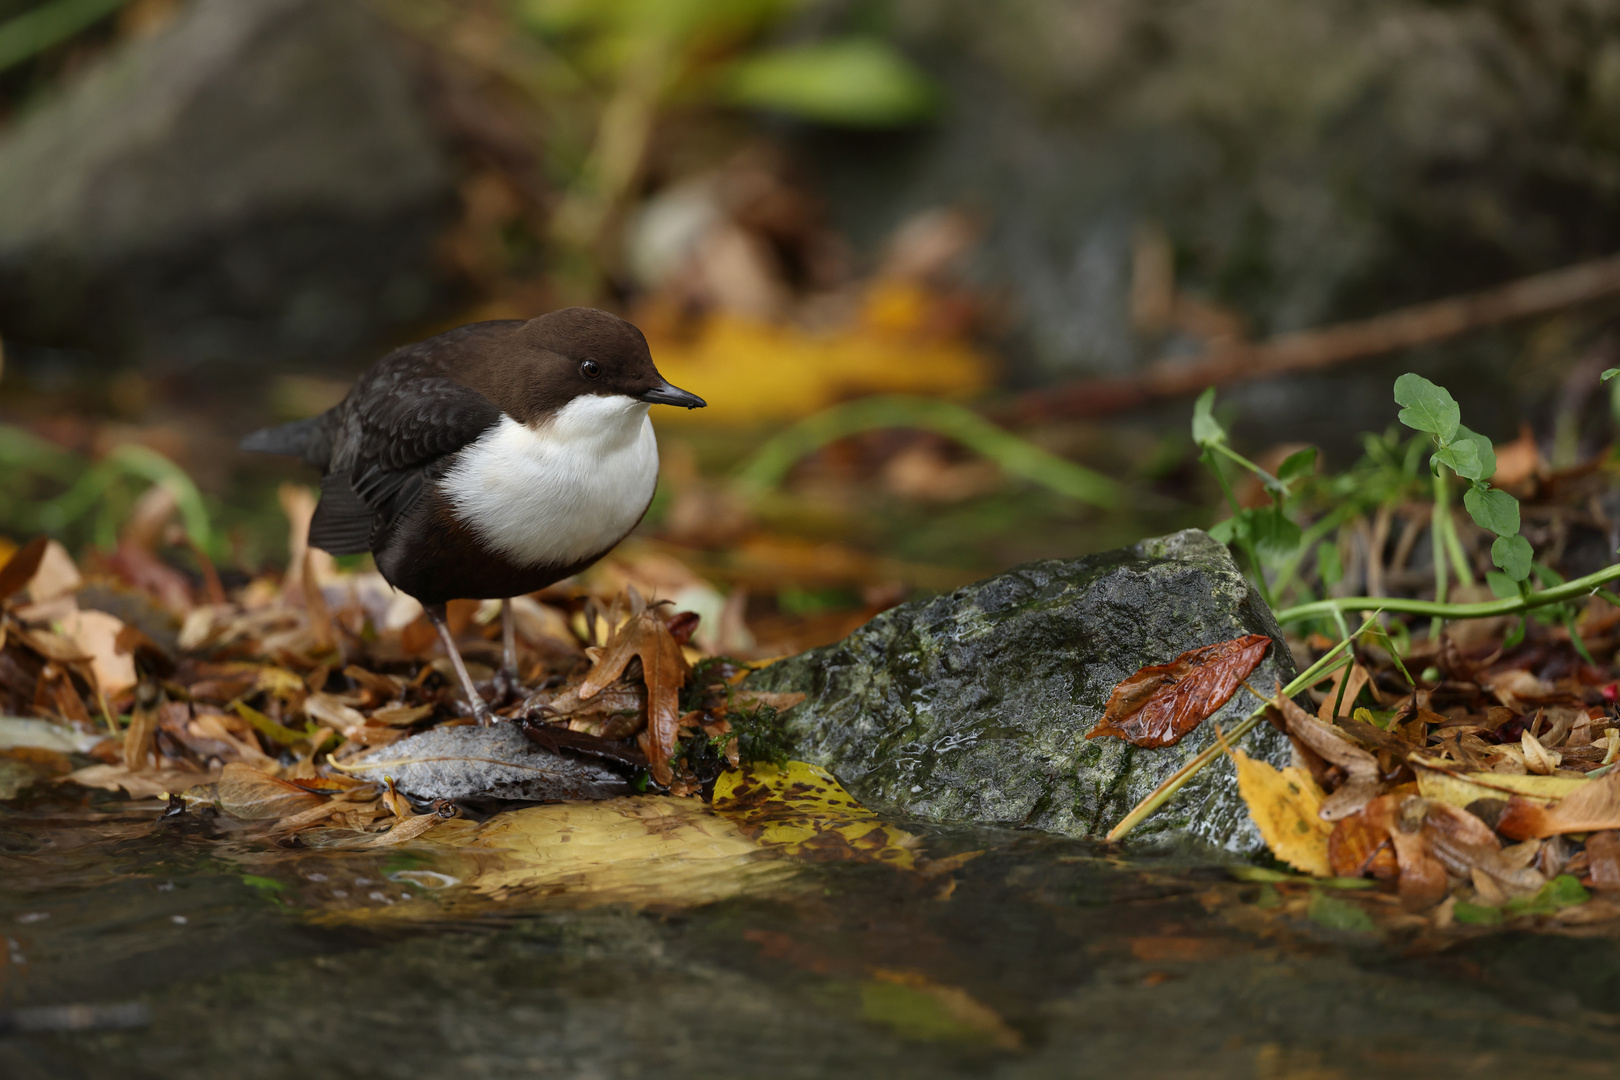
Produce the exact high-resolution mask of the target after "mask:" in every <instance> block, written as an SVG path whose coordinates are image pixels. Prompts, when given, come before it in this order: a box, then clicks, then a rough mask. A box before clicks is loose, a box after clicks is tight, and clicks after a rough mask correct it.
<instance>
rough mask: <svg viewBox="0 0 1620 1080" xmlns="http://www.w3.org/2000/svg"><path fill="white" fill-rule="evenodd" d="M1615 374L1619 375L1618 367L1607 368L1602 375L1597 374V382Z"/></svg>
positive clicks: (1619, 368) (1607, 379) (1619, 369)
mask: <svg viewBox="0 0 1620 1080" xmlns="http://www.w3.org/2000/svg"><path fill="white" fill-rule="evenodd" d="M1616 375H1620V367H1612V368H1609V369H1608V370H1607V371H1605V372H1604V373H1603V374H1602V375H1600V376H1598V382H1608V381H1609V380H1610V379H1612V378H1614V377H1615V376H1616Z"/></svg>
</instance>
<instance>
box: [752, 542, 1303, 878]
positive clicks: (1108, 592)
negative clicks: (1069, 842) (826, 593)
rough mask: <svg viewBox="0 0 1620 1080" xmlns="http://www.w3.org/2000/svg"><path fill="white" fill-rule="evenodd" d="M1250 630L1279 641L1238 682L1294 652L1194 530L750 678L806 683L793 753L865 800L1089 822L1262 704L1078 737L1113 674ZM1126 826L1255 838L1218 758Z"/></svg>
mask: <svg viewBox="0 0 1620 1080" xmlns="http://www.w3.org/2000/svg"><path fill="white" fill-rule="evenodd" d="M1251 633H1258V634H1267V635H1269V636H1271V637H1272V638H1273V639H1274V644H1273V646H1272V648H1271V649H1270V651H1269V652H1268V653H1267V655H1266V658H1265V660H1264V661H1263V662H1262V663H1261V665H1260V667H1259V668H1258V669H1256V671H1255V672H1254V674H1253V675H1252V676H1250V678H1249V683H1250V684H1251V685H1253V686H1255V687H1257V688H1261V689H1270V688H1271V687H1272V686H1273V685H1274V684H1275V683H1277V682H1279V681H1283V682H1286V681H1287V680H1288V679H1289V678H1291V677H1292V676H1293V674H1294V665H1293V661H1292V657H1291V656H1290V655H1289V653H1288V651H1287V649H1286V647H1285V646H1284V645H1283V644H1282V635H1281V631H1280V630H1279V629H1278V628H1277V624H1276V620H1275V619H1274V618H1273V617H1272V614H1271V612H1270V610H1269V609H1268V608H1267V607H1266V606H1265V604H1264V603H1262V602H1261V600H1260V599H1259V597H1258V596H1257V595H1255V593H1254V591H1253V590H1252V589H1251V587H1250V586H1249V584H1248V582H1247V581H1246V580H1245V579H1244V578H1243V576H1242V574H1240V573H1239V572H1238V569H1237V567H1236V565H1235V564H1234V563H1233V562H1232V558H1231V556H1230V554H1228V552H1227V550H1226V548H1225V547H1224V546H1222V545H1221V544H1219V543H1217V542H1216V541H1214V540H1212V539H1211V538H1210V537H1209V536H1208V535H1207V534H1205V533H1203V532H1202V531H1199V530H1196V529H1190V530H1186V531H1184V532H1180V533H1175V534H1173V535H1171V536H1166V537H1160V538H1156V539H1152V540H1145V541H1143V542H1141V543H1139V544H1137V545H1135V546H1134V547H1130V548H1121V549H1118V550H1115V551H1107V552H1102V553H1099V554H1096V555H1090V556H1086V557H1084V558H1080V559H1069V560H1048V561H1044V562H1037V563H1030V564H1028V565H1026V566H1022V567H1019V568H1017V569H1015V570H1012V571H1009V572H1008V573H1005V574H1000V575H998V576H996V577H993V578H988V579H986V580H984V581H980V582H977V583H975V584H973V585H969V586H966V587H964V588H961V589H958V590H957V591H955V592H953V593H950V594H948V595H945V596H940V597H936V598H934V599H932V600H925V601H918V602H915V603H910V604H905V605H902V606H900V607H897V608H894V609H893V610H891V611H887V612H884V613H883V614H882V615H879V616H878V617H877V618H875V619H873V620H872V621H871V622H870V623H868V624H867V625H866V626H864V627H862V628H861V629H859V630H857V631H856V632H855V633H853V634H851V635H850V636H849V637H848V638H845V639H844V640H843V641H841V642H839V643H837V644H834V645H829V646H826V647H824V648H820V649H815V650H812V651H810V652H807V653H804V654H802V655H800V656H796V657H793V658H791V659H788V660H783V661H781V662H779V663H777V664H773V665H772V666H771V667H769V668H766V669H765V670H764V671H762V672H760V673H759V674H758V675H755V676H753V677H751V678H750V679H749V680H748V683H747V685H748V686H749V687H750V688H752V689H759V690H773V691H802V692H803V693H805V694H807V695H808V699H807V700H806V701H805V703H804V704H802V705H800V706H798V707H797V708H795V709H793V710H791V711H790V712H788V713H787V714H786V716H785V722H786V723H787V724H788V726H789V728H790V729H791V733H792V736H793V738H794V739H795V740H796V744H797V749H796V756H799V757H802V758H803V759H804V760H806V761H810V762H814V763H815V764H818V765H822V766H824V767H825V768H827V769H829V770H831V771H832V772H833V773H834V774H835V775H837V777H838V779H839V780H840V781H841V782H842V783H843V784H844V785H845V787H847V788H849V790H850V791H851V792H852V793H853V794H854V795H855V796H856V797H857V798H859V799H860V800H861V801H862V802H864V803H865V804H866V805H868V806H870V807H872V808H874V809H878V810H883V811H888V812H893V813H898V814H903V815H906V816H909V817H913V818H918V819H922V820H925V821H933V822H941V823H957V824H964V823H974V824H982V825H1000V826H1012V827H1019V828H1034V829H1043V830H1046V831H1049V832H1054V833H1062V834H1065V835H1069V836H1094V835H1101V834H1102V833H1104V832H1106V831H1107V830H1108V829H1109V828H1110V827H1111V826H1112V825H1113V824H1114V823H1115V822H1117V821H1118V820H1119V819H1120V818H1121V817H1123V816H1124V815H1125V813H1126V812H1127V811H1129V810H1130V808H1131V807H1132V806H1134V805H1135V804H1136V803H1137V802H1138V801H1139V800H1140V799H1141V798H1142V797H1144V796H1145V795H1147V794H1148V793H1149V792H1151V791H1152V790H1153V789H1154V788H1155V787H1157V786H1158V784H1159V783H1161V782H1162V781H1163V780H1164V779H1165V778H1167V777H1168V776H1170V774H1171V773H1173V772H1175V771H1176V770H1177V769H1178V768H1180V767H1181V766H1182V765H1183V764H1185V763H1186V762H1187V761H1188V760H1189V759H1190V758H1191V757H1193V756H1194V755H1196V754H1197V753H1198V752H1199V751H1200V750H1203V749H1204V748H1205V747H1207V746H1209V745H1210V744H1211V743H1212V742H1213V741H1214V740H1215V727H1216V726H1217V725H1219V726H1222V727H1230V726H1231V725H1232V724H1233V723H1234V722H1236V721H1237V720H1238V719H1240V718H1242V717H1243V716H1244V715H1246V714H1247V713H1248V712H1249V711H1251V710H1252V709H1253V708H1254V707H1255V705H1256V704H1257V702H1256V699H1255V698H1254V696H1253V695H1252V694H1250V693H1249V692H1248V691H1247V690H1242V689H1240V690H1239V691H1238V692H1237V693H1236V694H1235V695H1234V696H1233V697H1232V699H1231V700H1230V701H1229V702H1227V704H1226V705H1225V706H1224V707H1223V708H1222V709H1220V710H1219V711H1218V712H1217V713H1216V714H1215V715H1214V716H1213V717H1212V718H1211V719H1210V720H1208V721H1205V722H1204V723H1203V724H1202V725H1200V726H1199V727H1198V728H1197V729H1195V730H1194V731H1193V732H1192V733H1191V734H1189V735H1188V736H1187V737H1186V738H1184V739H1182V741H1181V742H1180V743H1179V744H1177V745H1176V746H1173V747H1164V748H1160V749H1154V750H1141V749H1137V748H1136V747H1133V746H1131V745H1129V744H1128V743H1125V742H1123V741H1122V740H1119V739H1115V738H1101V739H1096V740H1092V741H1089V742H1088V741H1087V740H1086V737H1085V736H1086V733H1087V732H1088V731H1090V730H1091V728H1092V727H1093V725H1095V724H1096V723H1097V721H1098V719H1099V718H1100V717H1101V716H1102V710H1103V707H1104V705H1105V704H1106V702H1107V700H1108V697H1109V694H1110V693H1112V691H1113V688H1114V687H1115V686H1116V685H1117V684H1118V683H1119V682H1120V680H1122V679H1124V678H1125V677H1126V676H1128V675H1130V674H1132V673H1133V672H1135V671H1136V670H1137V669H1139V668H1141V667H1143V666H1144V665H1147V664H1159V663H1164V662H1166V661H1169V660H1171V659H1174V658H1175V657H1176V656H1178V655H1179V654H1181V653H1182V652H1185V651H1186V650H1188V649H1193V648H1197V647H1199V646H1202V645H1208V644H1210V643H1212V642H1216V641H1224V640H1228V639H1231V638H1235V637H1239V636H1242V635H1244V634H1251ZM1244 747H1245V749H1246V750H1247V751H1248V752H1249V753H1250V754H1253V755H1255V756H1258V757H1263V758H1265V759H1266V760H1268V761H1271V762H1273V763H1274V764H1277V765H1283V764H1286V763H1287V761H1288V757H1289V752H1288V747H1287V740H1286V739H1284V738H1283V737H1282V735H1280V734H1279V733H1277V732H1276V731H1275V730H1274V729H1272V728H1271V727H1269V726H1262V727H1260V728H1259V729H1257V730H1256V731H1255V733H1254V734H1253V735H1251V736H1250V737H1249V738H1248V739H1247V740H1246V741H1245V743H1244ZM1134 835H1135V836H1136V837H1139V838H1142V839H1154V840H1157V841H1159V842H1180V841H1185V840H1198V841H1204V842H1208V843H1211V844H1214V845H1217V846H1220V847H1224V848H1228V849H1231V850H1235V851H1258V850H1262V849H1263V844H1262V843H1261V841H1260V838H1259V836H1258V834H1257V833H1256V832H1255V831H1254V827H1253V825H1252V823H1251V822H1250V820H1249V817H1248V813H1247V811H1246V809H1245V807H1244V805H1243V802H1242V799H1241V798H1240V797H1239V796H1238V793H1237V785H1236V780H1235V777H1234V774H1233V771H1232V766H1231V763H1230V762H1229V761H1227V760H1222V761H1219V762H1216V763H1215V764H1214V765H1213V766H1211V767H1210V768H1207V769H1205V770H1204V771H1203V772H1201V773H1200V774H1199V775H1198V776H1197V777H1195V778H1194V779H1193V780H1192V781H1191V782H1190V783H1189V784H1188V785H1187V786H1186V787H1185V788H1183V789H1182V791H1181V792H1180V793H1179V794H1178V795H1177V796H1176V798H1175V799H1173V800H1172V801H1171V802H1170V804H1169V805H1168V806H1166V807H1165V808H1164V809H1163V810H1161V811H1160V812H1159V813H1158V814H1157V815H1155V816H1154V817H1153V818H1151V819H1149V821H1148V822H1147V823H1146V824H1145V825H1143V826H1142V827H1141V828H1140V829H1138V831H1137V832H1136V834H1134Z"/></svg>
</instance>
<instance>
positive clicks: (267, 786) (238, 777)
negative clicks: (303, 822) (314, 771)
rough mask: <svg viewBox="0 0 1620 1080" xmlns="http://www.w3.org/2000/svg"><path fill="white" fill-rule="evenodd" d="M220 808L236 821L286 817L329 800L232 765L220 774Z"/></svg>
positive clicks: (266, 774) (281, 781)
mask: <svg viewBox="0 0 1620 1080" xmlns="http://www.w3.org/2000/svg"><path fill="white" fill-rule="evenodd" d="M217 791H218V798H219V808H220V810H222V811H223V812H225V813H227V814H229V815H230V816H231V817H234V818H242V819H244V820H247V821H258V820H262V819H265V818H284V817H291V816H292V815H294V814H297V813H301V812H303V811H305V810H308V809H310V808H311V807H315V806H319V805H320V804H321V803H323V802H325V801H326V799H325V797H324V796H321V795H314V794H311V793H310V792H308V791H305V790H304V789H303V788H301V787H298V786H296V785H294V784H289V783H287V781H285V780H278V779H276V778H275V777H273V776H271V775H270V774H269V773H265V772H260V771H259V770H258V769H255V768H251V767H250V766H247V765H243V764H240V763H239V762H232V763H231V764H229V765H227V766H225V770H224V771H223V772H222V773H220V776H219V786H218V789H217Z"/></svg>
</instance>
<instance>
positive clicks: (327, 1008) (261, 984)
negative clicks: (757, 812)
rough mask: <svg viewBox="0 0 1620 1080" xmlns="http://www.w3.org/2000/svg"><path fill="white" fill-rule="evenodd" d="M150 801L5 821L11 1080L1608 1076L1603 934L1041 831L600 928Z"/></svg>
mask: <svg viewBox="0 0 1620 1080" xmlns="http://www.w3.org/2000/svg"><path fill="white" fill-rule="evenodd" d="M161 810H162V807H161V804H159V803H155V802H153V803H129V802H124V801H120V800H118V799H115V798H112V797H102V796H96V797H94V798H93V799H90V800H88V801H86V802H83V803H70V802H65V801H62V797H61V796H60V795H51V796H42V797H37V798H35V799H33V800H32V801H29V802H25V803H23V804H20V805H14V806H12V807H10V808H7V809H5V810H4V811H0V814H3V816H0V937H3V939H4V945H5V949H6V959H5V963H4V966H3V967H0V980H3V981H0V1076H4V1077H6V1078H7V1080H35V1078H42V1080H43V1078H47V1077H48V1078H51V1080H64V1078H72V1077H81V1076H82V1077H100V1076H118V1077H132V1078H133V1077H152V1078H159V1077H161V1078H164V1080H187V1078H192V1077H196V1078H202V1077H218V1076H222V1075H229V1076H232V1077H239V1078H244V1080H251V1078H260V1077H262V1078H282V1077H287V1078H292V1077H298V1078H308V1077H389V1078H397V1077H405V1076H435V1077H490V1078H504V1077H530V1076H542V1077H544V1076H559V1077H592V1078H595V1077H603V1078H609V1077H631V1076H665V1077H688V1076H690V1077H726V1076H773V1077H826V1076H841V1077H868V1076H870V1077H885V1078H887V1077H940V1076H995V1077H1009V1078H1011V1077H1059V1076H1061V1077H1094V1076H1095V1077H1115V1076H1133V1077H1144V1076H1146V1077H1157V1076H1167V1077H1168V1076H1175V1077H1263V1078H1281V1077H1294V1078H1300V1080H1304V1078H1313V1080H1323V1078H1331V1077H1360V1076H1368V1077H1371V1076H1378V1077H1407V1076H1410V1077H1432V1076H1439V1075H1446V1076H1503V1075H1509V1074H1516V1075H1525V1074H1531V1073H1533V1074H1534V1075H1536V1076H1537V1077H1539V1078H1551V1077H1563V1076H1608V1075H1613V1071H1614V1067H1615V1066H1614V1062H1615V1060H1616V1055H1617V1053H1620V950H1617V948H1616V945H1615V943H1614V941H1613V940H1612V939H1611V938H1609V937H1606V936H1604V935H1603V934H1601V933H1598V934H1594V933H1592V932H1591V931H1587V932H1586V935H1585V936H1569V935H1570V934H1571V933H1572V932H1571V931H1570V930H1569V929H1568V928H1566V929H1565V930H1564V931H1562V932H1559V933H1554V932H1551V930H1550V928H1547V927H1534V926H1530V927H1526V928H1524V929H1520V930H1514V931H1506V932H1497V933H1494V934H1489V935H1484V936H1475V937H1472V938H1467V939H1463V938H1452V939H1450V940H1441V939H1432V938H1413V937H1402V936H1399V935H1395V934H1391V933H1388V932H1384V933H1379V932H1366V931H1356V930H1346V929H1334V928H1333V927H1332V925H1331V924H1332V923H1333V921H1334V920H1332V919H1320V918H1319V919H1317V920H1316V921H1312V920H1311V918H1308V917H1302V916H1301V915H1299V914H1298V912H1299V911H1301V910H1303V908H1304V901H1301V900H1299V899H1298V898H1297V897H1296V898H1294V901H1290V900H1289V892H1290V889H1291V887H1290V886H1284V887H1283V888H1282V891H1281V893H1279V892H1278V890H1277V889H1276V888H1273V887H1271V886H1268V885H1264V884H1254V883H1245V882H1240V881H1234V880H1233V877H1232V875H1231V873H1230V872H1229V871H1228V869H1226V868H1222V867H1218V866H1212V865H1198V864H1197V863H1196V862H1187V861H1185V860H1181V861H1166V860H1162V859H1161V860H1153V859H1149V858H1145V857H1144V858H1140V859H1136V860H1124V859H1120V858H1117V857H1115V856H1113V855H1111V854H1110V853H1108V852H1106V851H1104V850H1102V849H1099V848H1097V847H1094V846H1091V845H1087V844H1084V843H1079V842H1072V841H1060V840H1054V839H1051V838H1046V837H1041V836H1036V835H1031V834H1025V833H1007V832H997V833H987V832H983V831H971V832H954V831H949V830H944V831H942V830H930V831H926V832H923V833H922V841H923V844H924V845H925V847H926V850H927V852H928V854H929V855H930V856H931V857H932V858H933V859H934V860H936V861H935V862H934V863H933V864H932V866H933V867H934V870H933V872H930V873H917V872H911V871H904V870H897V869H895V868H894V867H892V866H890V865H885V864H882V863H857V862H829V863H813V862H812V863H806V862H799V861H793V862H791V863H790V864H789V863H773V864H772V865H770V866H767V867H763V868H762V867H761V866H759V865H756V862H755V861H753V860H751V859H743V860H742V861H741V863H738V861H737V860H729V861H728V860H721V861H720V862H718V863H716V864H715V865H716V866H717V867H718V869H716V870H715V872H714V873H715V875H718V876H716V877H714V878H713V880H710V881H708V882H706V883H705V884H704V885H703V886H702V887H701V888H694V887H693V885H692V882H691V881H690V880H687V879H686V878H682V877H680V873H684V871H685V869H686V868H685V867H683V866H675V867H673V868H672V867H670V866H667V865H666V866H664V867H662V868H660V867H654V866H651V865H648V866H645V867H643V866H638V865H629V866H618V867H616V868H615V873H616V874H617V875H618V876H617V877H616V878H614V880H615V881H616V882H617V883H618V885H619V886H620V888H619V889H618V891H614V892H611V893H607V892H604V893H602V894H601V895H611V897H612V898H613V899H614V900H615V902H613V903H609V904H605V905H600V906H598V905H597V904H595V902H594V901H593V892H592V889H593V888H594V886H593V885H592V883H591V881H590V880H586V878H581V877H577V876H576V878H574V879H571V883H565V884H563V885H558V884H556V881H555V880H553V881H552V883H551V885H549V886H547V887H545V888H537V889H533V890H525V889H524V888H522V887H521V886H520V887H516V888H512V887H506V888H503V889H502V890H499V891H498V892H497V894H493V895H492V894H490V893H489V892H488V891H487V890H486V891H485V892H482V893H480V892H477V891H476V890H474V889H473V887H472V885H471V884H469V883H468V882H467V876H468V864H467V863H466V862H465V860H461V861H459V862H458V861H457V859H456V858H454V857H452V856H451V855H449V854H445V853H443V852H439V853H436V852H435V851H434V850H432V849H429V848H422V847H412V848H410V849H407V850H400V849H386V850H378V851H338V850H322V849H308V848H291V847H287V846H285V845H284V844H277V843H275V842H273V841H271V840H269V839H267V838H265V837H264V836H262V835H260V834H256V833H254V832H252V831H242V830H239V829H238V830H234V831H233V830H230V829H222V828H221V826H220V824H219V823H217V822H216V823H210V822H208V821H206V820H198V819H197V818H196V816H195V815H186V816H182V817H179V818H173V819H163V818H162V817H161V816H160V815H161ZM969 851H981V852H982V854H980V855H978V856H976V857H972V858H969V859H967V860H966V861H962V862H961V863H960V865H955V863H954V862H953V861H952V860H950V859H949V856H950V855H952V854H962V853H965V852H969ZM542 854H543V853H542ZM940 860H943V861H940ZM743 864H746V867H745V869H744V870H741V871H739V869H738V866H739V865H743ZM953 865H954V866H955V868H954V869H950V870H947V871H940V870H939V869H938V868H939V867H941V866H953ZM485 869H486V870H487V869H488V868H487V867H486V868H485ZM672 870H673V871H675V872H676V876H675V877H671V871H672ZM762 871H763V872H762ZM587 877H588V875H587ZM502 880H503V881H505V882H506V883H507V885H508V886H510V885H511V882H512V880H513V879H512V877H511V876H510V874H508V875H507V877H505V878H503V879H502ZM593 880H594V879H593ZM637 880H645V881H646V883H647V884H646V894H645V896H644V897H643V898H641V900H640V901H639V902H638V903H625V902H622V901H623V897H624V895H625V894H624V891H623V888H622V886H623V883H624V882H625V881H631V882H634V881H637ZM672 882H673V884H672ZM716 882H721V885H720V886H719V887H716ZM714 896H721V897H723V898H722V899H713V897H714ZM1279 896H1280V897H1281V900H1282V902H1281V903H1280V904H1279ZM705 898H707V899H705ZM1312 910H1315V909H1312ZM1290 911H1292V912H1294V914H1289V912H1290ZM1325 924H1326V925H1325Z"/></svg>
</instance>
